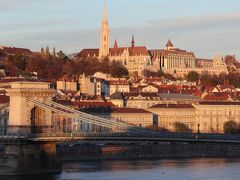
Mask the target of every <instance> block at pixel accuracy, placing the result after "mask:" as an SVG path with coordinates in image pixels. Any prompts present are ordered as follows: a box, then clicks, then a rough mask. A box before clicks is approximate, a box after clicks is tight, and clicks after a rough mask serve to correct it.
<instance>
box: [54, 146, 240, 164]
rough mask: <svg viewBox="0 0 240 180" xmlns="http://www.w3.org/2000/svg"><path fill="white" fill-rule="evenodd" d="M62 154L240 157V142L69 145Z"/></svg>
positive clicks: (86, 157)
mask: <svg viewBox="0 0 240 180" xmlns="http://www.w3.org/2000/svg"><path fill="white" fill-rule="evenodd" d="M58 154H59V156H61V158H62V161H98V160H123V159H126V160H127V159H166V158H199V157H209V158H215V157H240V144H217V143H210V144H209V143H194V144H187V143H178V144H171V143H165V144H152V145H149V144H133V145H131V144H128V145H123V144H122V145H76V146H67V145H65V146H60V147H59V148H58Z"/></svg>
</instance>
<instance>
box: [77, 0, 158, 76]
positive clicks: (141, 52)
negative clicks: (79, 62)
mask: <svg viewBox="0 0 240 180" xmlns="http://www.w3.org/2000/svg"><path fill="white" fill-rule="evenodd" d="M77 57H79V58H88V57H89V58H98V59H102V58H105V57H108V58H109V60H110V61H120V62H121V63H122V65H124V66H125V67H126V68H127V69H128V71H129V73H130V74H132V73H136V72H137V73H138V75H141V74H142V73H143V71H144V70H146V69H148V70H151V71H158V70H160V66H159V63H155V62H153V61H152V58H151V54H150V52H149V51H148V50H147V48H146V47H145V46H135V39H134V36H132V41H131V44H130V46H129V47H119V46H118V42H117V39H115V42H114V45H113V47H110V27H109V24H108V20H107V7H106V0H105V1H104V13H103V20H102V27H101V37H100V48H99V49H83V50H82V51H81V52H80V53H79V54H78V55H77Z"/></svg>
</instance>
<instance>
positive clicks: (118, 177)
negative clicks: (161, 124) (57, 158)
mask: <svg viewBox="0 0 240 180" xmlns="http://www.w3.org/2000/svg"><path fill="white" fill-rule="evenodd" d="M0 179H3V180H8V179H9V180H10V179H11V180H12V179H18V180H37V179H41V180H52V179H53V180H172V179H173V180H174V179H176V180H192V179H193V180H208V179H209V180H222V179H223V180H239V179H240V159H180V160H139V161H102V162H76V163H65V164H64V165H63V172H62V174H60V175H56V176H36V177H34V176H22V177H20V176H19V177H0Z"/></svg>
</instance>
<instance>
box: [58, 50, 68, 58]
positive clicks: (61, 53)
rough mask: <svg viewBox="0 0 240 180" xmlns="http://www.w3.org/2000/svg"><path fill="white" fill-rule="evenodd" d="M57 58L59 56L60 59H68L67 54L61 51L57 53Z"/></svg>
mask: <svg viewBox="0 0 240 180" xmlns="http://www.w3.org/2000/svg"><path fill="white" fill-rule="evenodd" d="M57 56H58V58H59V59H61V60H63V59H64V58H65V57H66V54H64V53H63V51H59V52H58V53H57Z"/></svg>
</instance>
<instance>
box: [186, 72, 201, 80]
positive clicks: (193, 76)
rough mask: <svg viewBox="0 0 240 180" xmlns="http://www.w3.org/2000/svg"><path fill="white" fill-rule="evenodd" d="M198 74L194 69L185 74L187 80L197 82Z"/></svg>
mask: <svg viewBox="0 0 240 180" xmlns="http://www.w3.org/2000/svg"><path fill="white" fill-rule="evenodd" d="M199 77H200V76H199V74H198V73H197V72H196V71H190V72H189V73H188V74H187V80H188V81H190V82H197V81H198V80H199Z"/></svg>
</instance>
